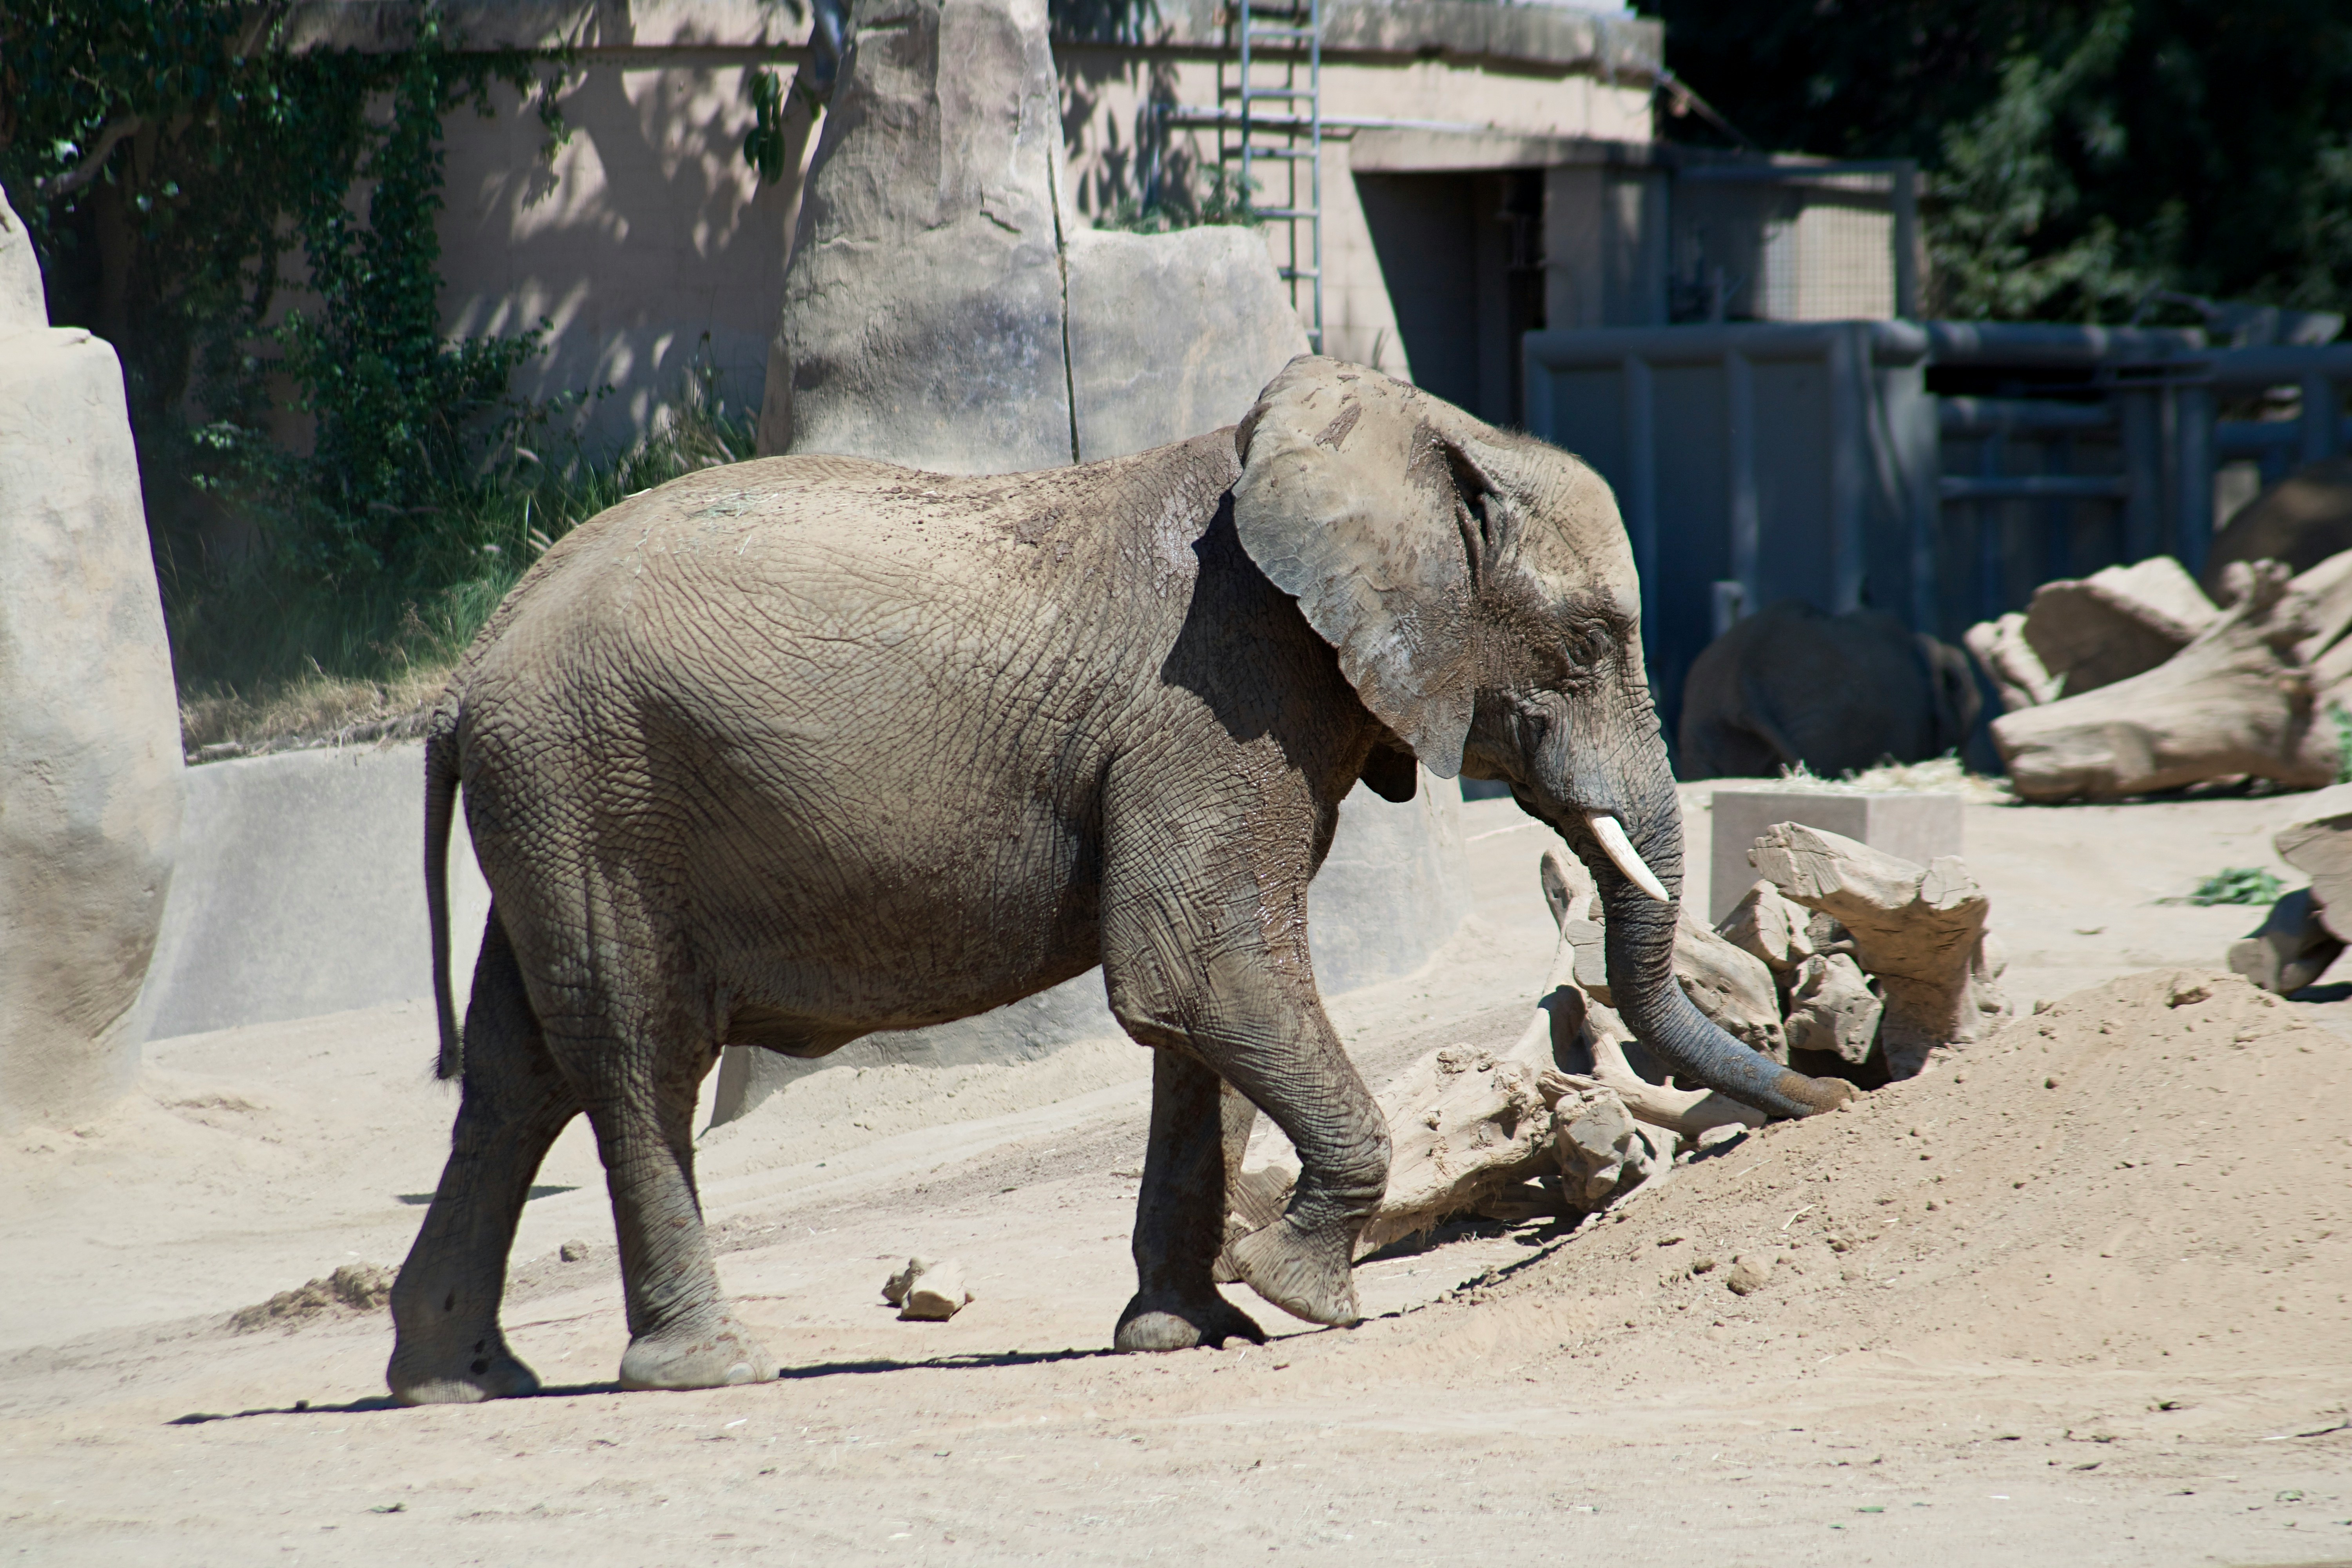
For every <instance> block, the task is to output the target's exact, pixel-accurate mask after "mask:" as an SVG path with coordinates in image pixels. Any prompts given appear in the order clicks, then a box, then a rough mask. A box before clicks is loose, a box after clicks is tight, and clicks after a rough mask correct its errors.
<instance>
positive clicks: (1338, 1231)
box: [1225, 1218, 1364, 1325]
mask: <svg viewBox="0 0 2352 1568" xmlns="http://www.w3.org/2000/svg"><path fill="white" fill-rule="evenodd" d="M1354 1251H1355V1247H1354V1238H1353V1237H1351V1236H1349V1233H1348V1232H1347V1230H1345V1229H1344V1228H1342V1227H1340V1226H1325V1227H1322V1228H1320V1229H1317V1230H1312V1231H1309V1230H1304V1229H1301V1228H1300V1227H1299V1226H1296V1225H1294V1224H1292V1223H1291V1222H1290V1220H1289V1219H1288V1218H1283V1219H1278V1220H1276V1221H1275V1222H1274V1223H1273V1224H1272V1225H1270V1226H1266V1227H1265V1229H1263V1230H1254V1231H1252V1232H1250V1234H1249V1235H1247V1236H1244V1237H1242V1238H1241V1239H1239V1240H1238V1241H1235V1242H1234V1243H1232V1244H1231V1245H1229V1246H1228V1247H1226V1248H1225V1262H1226V1263H1227V1264H1228V1265H1229V1266H1230V1267H1231V1268H1232V1269H1233V1271H1234V1275H1235V1277H1237V1278H1238V1279H1240V1280H1241V1282H1242V1283H1243V1284H1244V1285H1246V1286H1248V1287H1249V1288H1250V1289H1253V1290H1255V1291H1256V1292H1257V1293H1258V1294H1259V1295H1261V1296H1263V1297H1265V1299H1266V1300H1268V1301H1271V1302H1273V1303H1274V1304H1275V1305H1276V1306H1277V1307H1279V1308H1281V1309H1282V1310H1284V1311H1286V1312H1287V1313H1289V1314H1290V1315H1291V1316H1292V1317H1294V1318H1304V1319H1306V1320H1307V1321H1308V1322H1310V1323H1327V1324H1334V1325H1339V1324H1347V1323H1356V1322H1361V1321H1363V1316H1364V1314H1363V1313H1362V1312H1361V1311H1360V1310H1358V1308H1357V1306H1356V1277H1355V1272H1354V1270H1353V1268H1351V1267H1350V1264H1351V1263H1352V1261H1353V1253H1354Z"/></svg>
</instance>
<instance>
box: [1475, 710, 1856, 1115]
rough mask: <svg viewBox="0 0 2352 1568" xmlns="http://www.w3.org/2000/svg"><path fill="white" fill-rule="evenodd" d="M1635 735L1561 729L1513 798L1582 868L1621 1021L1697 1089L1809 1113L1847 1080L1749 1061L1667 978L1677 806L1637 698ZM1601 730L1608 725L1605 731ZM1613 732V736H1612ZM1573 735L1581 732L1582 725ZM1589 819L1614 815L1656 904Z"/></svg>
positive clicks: (1677, 878) (1833, 1100)
mask: <svg viewBox="0 0 2352 1568" xmlns="http://www.w3.org/2000/svg"><path fill="white" fill-rule="evenodd" d="M1640 707H1641V708H1642V709H1643V715H1642V716H1643V717H1646V718H1648V724H1647V725H1646V726H1641V725H1633V726H1628V728H1629V729H1630V730H1631V731H1632V732H1633V733H1634V734H1636V735H1641V736H1643V738H1644V739H1643V741H1636V742H1633V743H1631V744H1627V743H1625V742H1623V741H1622V739H1620V741H1619V742H1618V745H1617V747H1615V748H1613V750H1614V755H1611V754H1610V753H1609V752H1605V751H1603V750H1602V749H1601V748H1599V747H1589V746H1586V745H1580V744H1579V743H1578V741H1579V737H1578V736H1576V735H1574V734H1561V735H1559V737H1558V738H1557V742H1556V743H1555V744H1554V745H1551V746H1547V747H1546V748H1545V751H1544V755H1543V756H1542V758H1541V759H1540V760H1539V761H1538V765H1537V768H1536V773H1537V775H1538V794H1539V795H1543V796H1549V798H1548V799H1540V800H1538V801H1537V802H1533V803H1530V802H1528V801H1525V800H1523V801H1522V803H1521V804H1522V805H1528V807H1529V809H1531V810H1533V811H1534V812H1535V814H1536V815H1537V816H1541V817H1543V818H1544V819H1545V820H1547V821H1549V823H1550V824H1551V825H1552V826H1553V827H1554V828H1555V829H1556V830H1558V831H1559V834H1560V836H1561V837H1563V838H1565V839H1566V840H1567V841H1568V846H1569V847H1570V849H1572V850H1574V851H1575V852H1576V855H1577V857H1578V858H1580V859H1581V860H1582V861H1583V862H1584V863H1585V865H1586V866H1587V867H1588V868H1590V869H1591V872H1592V877H1593V881H1594V884H1595V885H1596V886H1597V888H1598V889H1599V890H1600V894H1601V907H1602V909H1603V910H1605V911H1606V914H1607V917H1608V921H1607V927H1608V946H1607V955H1608V962H1609V989H1610V992H1611V994H1612V996H1613V998H1614V1005H1615V1008H1616V1011H1617V1013H1618V1014H1619V1015H1620V1016H1622V1018H1623V1019H1624V1020H1625V1024H1626V1026H1627V1027H1628V1028H1630V1029H1632V1030H1633V1036H1634V1037H1635V1038H1636V1039H1638V1040H1640V1041H1641V1042H1642V1044H1643V1045H1644V1046H1645V1047H1648V1048H1649V1049H1650V1051H1651V1052H1652V1053H1653V1054H1654V1056H1655V1057H1656V1058H1658V1060H1659V1061H1661V1062H1662V1063H1664V1065H1665V1066H1666V1067H1667V1068H1670V1069H1672V1071H1673V1072H1674V1073H1675V1076H1676V1077H1677V1078H1678V1079H1682V1080H1683V1081H1684V1082H1685V1084H1689V1083H1698V1084H1703V1085H1705V1086H1706V1088H1708V1089H1716V1090H1717V1091H1719V1092H1721V1093H1723V1094H1727V1095H1729V1096H1731V1097H1732V1098H1733V1099H1735V1100H1740V1101H1742V1102H1743V1103H1745V1104H1748V1105H1752V1106H1754V1107H1755V1108H1756V1109H1757V1110H1761V1111H1764V1112H1765V1113H1767V1114H1768V1115H1772V1116H1810V1115H1811V1114H1812V1113H1813V1112H1815V1111H1817V1110H1831V1109H1832V1108H1833V1107H1835V1106H1837V1105H1839V1104H1841V1103H1842V1102H1843V1101H1844V1100H1846V1099H1847V1098H1848V1097H1849V1096H1850V1095H1851V1094H1852V1093H1853V1089H1852V1088H1851V1086H1849V1085H1847V1084H1846V1083H1845V1082H1843V1080H1842V1079H1811V1078H1807V1077H1806V1076H1805V1075H1804V1074H1802V1073H1796V1072H1790V1070H1789V1069H1788V1068H1784V1067H1782V1066H1781V1065H1780V1063H1778V1062H1776V1061H1773V1060H1772V1059H1771V1058H1769V1057H1765V1056H1760V1055H1759V1054H1758V1053H1757V1052H1755V1051H1752V1050H1750V1049H1749V1048H1748V1047H1746V1046H1744V1045H1742V1044H1740V1043H1739V1042H1738V1040H1735V1039H1733V1038H1732V1037H1730V1036H1729V1035H1727V1034H1726V1033H1724V1032H1723V1031H1722V1030H1721V1029H1719V1028H1717V1027H1716V1026H1715V1025H1713V1024H1712V1023H1709V1022H1708V1021H1707V1019H1706V1016H1704V1015H1702V1014H1701V1013H1700V1012H1699V1010H1698V1009H1697V1008H1696V1007H1694V1006H1693V1005H1691V1001H1690V998H1689V997H1688V996H1686V995H1685V994H1683V988H1682V986H1681V984H1679V983H1678V982H1676V980H1675V922H1676V920H1677V918H1678V916H1679V913H1680V910H1681V905H1680V902H1679V900H1680V899H1681V897H1682V885H1683V826H1682V808H1681V805H1680V803H1679V802H1678V801H1677V800H1676V799H1675V784H1674V774H1673V773H1672V772H1671V770H1670V769H1669V768H1668V766H1667V763H1666V748H1665V742H1664V740H1663V739H1662V738H1661V737H1660V736H1659V735H1658V733H1657V731H1656V720H1655V718H1654V716H1650V715H1649V712H1648V704H1647V703H1646V702H1643V703H1641V704H1640ZM1603 732H1604V733H1605V732H1609V731H1607V730H1606V729H1604V730H1603ZM1624 732H1625V731H1616V733H1617V734H1618V735H1620V736H1621V737H1622V734H1623V733H1624ZM1585 738H1587V739H1590V738H1591V731H1587V732H1586V736H1585ZM1596 815H1605V816H1614V817H1615V818H1616V819H1617V820H1618V822H1619V823H1620V824H1621V825H1622V827H1623V829H1624V832H1625V836H1626V837H1627V839H1628V840H1630V842H1631V847H1632V848H1633V851H1634V852H1635V853H1636V854H1638V855H1639V856H1640V858H1641V863H1642V864H1643V865H1645V866H1647V867H1648V868H1649V869H1650V872H1651V874H1652V875H1653V876H1654V877H1655V878H1656V879H1657V880H1658V882H1659V883H1660V884H1662V885H1663V887H1664V889H1665V892H1666V894H1667V897H1666V899H1664V900H1659V899H1656V898H1654V897H1652V896H1651V895H1650V894H1649V893H1646V892H1644V891H1643V890H1642V889H1640V888H1639V887H1637V886H1635V885H1634V883H1633V881H1632V880H1631V879H1628V877H1627V876H1626V874H1625V873H1624V872H1623V871H1621V870H1620V869H1619V868H1618V866H1617V863H1616V861H1614V860H1613V859H1612V858H1611V857H1610V855H1609V854H1608V853H1607V851H1606V849H1605V848H1604V847H1603V846H1602V844H1601V839H1600V837H1598V836H1597V835H1596V834H1595V832H1594V830H1593V828H1592V826H1591V823H1592V821H1593V819H1594V817H1595V816H1596Z"/></svg>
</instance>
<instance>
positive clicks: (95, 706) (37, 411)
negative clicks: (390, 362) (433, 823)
mask: <svg viewBox="0 0 2352 1568" xmlns="http://www.w3.org/2000/svg"><path fill="white" fill-rule="evenodd" d="M179 831H180V724H179V704H178V700H177V698H176V696H175V695H174V692H173V685H172V658H171V650H170V647H169V646H168V645H167V644H166V643H165V641H164V637H163V605H162V602H161V599H160V598H159V596H158V595H157V593H156V587H155V570H154V566H153V564H152V560H151V559H150V557H149V555H148V550H147V520H146V512H145V510H144V507H143V505H142V500H141V498H140V491H139V465H138V458H137V456H136V454H135V453H134V452H133V450H132V448H131V422H130V416H129V414H128V412H127V409H126V406H125V404H124V400H123V390H122V370H121V365H120V364H119V363H117V362H116V360H115V357H114V351H113V350H112V349H110V348H109V347H108V346H107V345H106V344H105V343H103V342H100V341H99V340H97V339H95V338H93V337H91V336H90V335H89V333H88V332H86V331H81V330H79V329H78V328H67V329H52V328H51V327H50V326H49V324H48V315H47V310H46V308H45V307H44V305H43V302H42V290H41V279H40V273H39V269H38V267H37V263H36V261H35V259H34V257H33V250H32V246H31V243H30V242H29V240H28V239H27V237H26V232H25V228H24V226H23V224H22V223H21V222H20V221H19V220H18V219H17V217H16V214H15V213H14V212H12V211H10V210H9V208H8V206H7V204H6V202H5V199H0V1128H5V1127H8V1126H17V1125H24V1124H27V1123H33V1122H46V1123H52V1124H54V1123H59V1122H64V1121H70V1120H72V1119H74V1118H78V1117H80V1116H84V1115H87V1114H88V1113H89V1112H90V1111H92V1110H96V1109H98V1108H99V1107H100V1106H101V1105H103V1104H104V1103H105V1102H106V1101H107V1100H110V1099H111V1098H112V1097H113V1096H114V1095H115V1094H116V1093H117V1092H119V1091H120V1090H121V1088H122V1087H123V1086H124V1084H125V1083H126V1082H127V1081H128V1079H129V1078H130V1076H131V1072H132V1070H133V1069H134V1068H136V1067H137V1065H138V1058H139V1041H140V1038H141V1037H142V1034H143V1032H144V1031H143V1030H142V1029H141V1028H140V1027H139V1026H138V1022H137V1020H136V1019H135V1018H134V1016H133V1015H134V1013H135V1011H136V1006H135V1005H136V1003H137V1002H138V999H139V992H140V986H141V984H142V982H143V981H144V980H145V978H146V974H147V964H148V960H149V959H150V958H151V957H152V954H153V952H154V947H155V933H156V931H157V929H158V928H159V927H160V925H161V923H162V921H163V899H164V894H165V892H166V891H167V890H168V889H169V887H170V884H171V877H172V858H173V850H174V848H175V847H176V846H177V843H178V838H179Z"/></svg>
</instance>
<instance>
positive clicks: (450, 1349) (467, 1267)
mask: <svg viewBox="0 0 2352 1568" xmlns="http://www.w3.org/2000/svg"><path fill="white" fill-rule="evenodd" d="M579 1110H580V1102H579V1100H578V1099H577V1098H575V1097H574V1095H573V1094H572V1086H571V1084H570V1083H569V1082H567V1081H566V1080H565V1079H564V1076H563V1074H562V1071H561V1069H559V1068H557V1066H556V1063H555V1058H553V1057H551V1056H550V1055H549V1054H548V1050H547V1044H546V1041H545V1040H544V1038H542V1037H541V1033H540V1027H539V1020H538V1019H537V1018H536V1017H535V1016H532V1013H531V1010H530V998H529V997H528V996H527V995H526V994H525V993H524V990H523V984H522V975H521V973H520V971H519V970H518V969H517V968H516V967H515V957H514V949H513V948H512V947H511V946H510V945H509V943H508V941H507V934H506V930H505V928H504V927H503V926H501V925H500V924H499V917H498V913H497V911H496V910H493V911H492V912H491V914H490V919H489V925H488V930H486V931H484V933H483V936H482V952H481V957H480V958H479V960H478V961H477V962H476V963H475V966H474V994H473V999H472V1001H471V1002H470V1003H469V1004H468V1005H467V1009H466V1069H465V1081H464V1099H463V1100H462V1101H461V1102H460V1105H459V1109H458V1111H457V1130H456V1131H455V1132H454V1133H453V1134H452V1136H451V1139H450V1149H449V1163H448V1164H447V1165H446V1167H445V1168H444V1169H443V1171H442V1173H441V1185H440V1187H439V1189H438V1190H437V1191H436V1192H435V1194H433V1206H432V1207H431V1208H430V1209H428V1210H426V1211H425V1224H424V1226H423V1227H422V1228H420V1229H419V1230H418V1232H417V1234H416V1244H415V1246H414V1247H411V1248H410V1249H409V1253H408V1261H407V1262H406V1263H405V1264H404V1265H402V1267H401V1270H400V1279H399V1281H398V1282H397V1283H396V1284H394V1286H393V1289H392V1319H393V1326H394V1344H393V1352H392V1364H391V1365H390V1366H389V1367H388V1368H387V1369H386V1370H385V1373H384V1380H385V1382H386V1383H388V1384H390V1385H391V1387H392V1393H393V1395H394V1398H396V1399H398V1400H399V1401H400V1402H401V1403H402V1404H404V1405H439V1404H470V1403H472V1402H474V1401H476V1400H481V1399H497V1398H500V1397H502V1396H505V1395H508V1394H532V1393H536V1392H537V1391H538V1389H539V1379H538V1378H537V1377H535V1376H533V1375H532V1374H531V1370H530V1368H529V1367H527V1366H525V1365H524V1364H523V1363H521V1362H520V1361H519V1360H518V1359H516V1357H515V1355H514V1352H512V1351H510V1350H509V1349H508V1348H507V1342H506V1335H505V1333H504V1331H501V1330H500V1328H499V1298H500V1297H501V1296H502V1295H503V1294H504V1293H505V1289H506V1268H507V1254H508V1251H509V1249H510V1248H511V1247H513V1246H514V1233H515V1226H516V1223H517V1222H518V1221H519V1220H520V1218H521V1217H522V1205H523V1203H524V1201H525V1200H526V1199H528V1198H529V1197H530V1179H531V1177H532V1176H534V1175H536V1174H538V1173H539V1164H540V1162H541V1160H542V1159H544V1158H545V1157H546V1155H547V1150H548V1146H549V1145H550V1144H551V1143H553V1142H555V1138H556V1134H558V1133H560V1132H561V1131H563V1126H564V1123H566V1122H567V1121H571V1120H572V1117H573V1116H575V1115H577V1114H578V1113H579Z"/></svg>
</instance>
